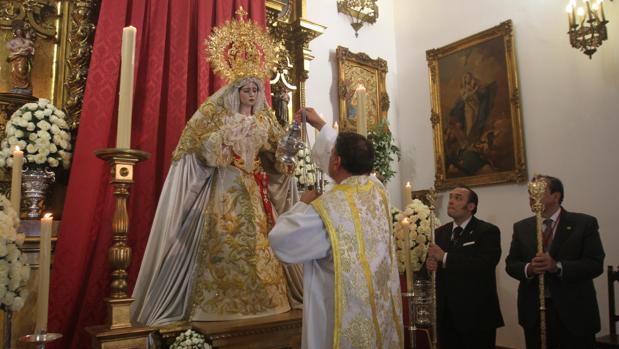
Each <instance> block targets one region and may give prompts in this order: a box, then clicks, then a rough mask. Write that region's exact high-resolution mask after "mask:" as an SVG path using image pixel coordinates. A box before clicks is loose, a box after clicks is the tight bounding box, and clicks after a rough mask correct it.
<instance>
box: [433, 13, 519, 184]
mask: <svg viewBox="0 0 619 349" xmlns="http://www.w3.org/2000/svg"><path fill="white" fill-rule="evenodd" d="M426 58H427V61H428V67H429V70H430V92H431V97H432V114H431V122H432V128H433V131H434V155H435V164H436V179H435V184H434V185H435V187H436V188H437V189H439V190H440V189H449V188H452V187H454V186H456V185H458V184H464V185H469V186H477V185H486V184H494V183H504V182H524V181H526V179H527V168H526V162H525V155H524V142H523V136H522V118H521V113H520V93H519V87H518V78H517V75H518V74H517V66H516V59H515V53H514V39H513V31H512V22H511V20H508V21H505V22H502V23H501V24H499V25H497V26H495V27H492V28H490V29H487V30H484V31H482V32H480V33H477V34H474V35H472V36H469V37H467V38H464V39H461V40H459V41H456V42H454V43H452V44H449V45H447V46H444V47H441V48H437V49H432V50H428V51H426Z"/></svg>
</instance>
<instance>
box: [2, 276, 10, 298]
mask: <svg viewBox="0 0 619 349" xmlns="http://www.w3.org/2000/svg"><path fill="white" fill-rule="evenodd" d="M8 282H9V280H8V279H7V280H6V281H5V280H0V303H1V302H2V300H3V299H4V296H5V295H6V292H7V289H6V286H5V285H6V284H7V283H8Z"/></svg>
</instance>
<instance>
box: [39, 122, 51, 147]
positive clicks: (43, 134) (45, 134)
mask: <svg viewBox="0 0 619 349" xmlns="http://www.w3.org/2000/svg"><path fill="white" fill-rule="evenodd" d="M41 122H43V121H41ZM48 125H49V124H48ZM37 136H39V138H41V140H46V141H47V143H49V140H50V139H52V136H51V135H50V134H49V132H47V131H43V130H41V131H37Z"/></svg>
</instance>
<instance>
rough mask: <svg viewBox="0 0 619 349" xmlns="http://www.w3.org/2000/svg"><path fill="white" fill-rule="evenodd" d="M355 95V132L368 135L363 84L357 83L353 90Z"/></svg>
mask: <svg viewBox="0 0 619 349" xmlns="http://www.w3.org/2000/svg"><path fill="white" fill-rule="evenodd" d="M355 94H356V95H357V110H356V112H357V113H356V114H357V133H359V134H360V135H362V136H367V135H368V115H367V113H368V111H367V105H366V101H367V95H366V91H365V86H363V85H361V84H360V85H359V86H358V87H357V90H356V91H355Z"/></svg>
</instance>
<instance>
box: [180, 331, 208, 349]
mask: <svg viewBox="0 0 619 349" xmlns="http://www.w3.org/2000/svg"><path fill="white" fill-rule="evenodd" d="M211 348H212V347H211V346H210V345H209V344H208V343H206V340H205V339H204V336H203V335H201V334H199V333H198V332H195V331H193V330H187V331H185V332H183V333H181V334H180V335H179V336H178V337H176V339H175V340H174V343H172V345H171V346H170V349H211Z"/></svg>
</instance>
